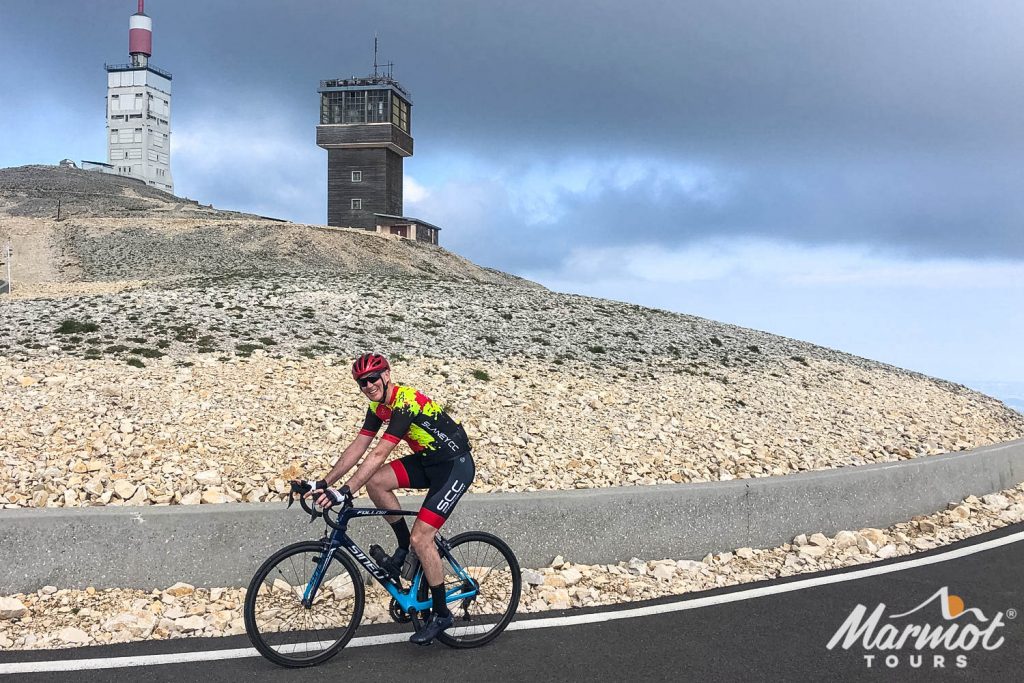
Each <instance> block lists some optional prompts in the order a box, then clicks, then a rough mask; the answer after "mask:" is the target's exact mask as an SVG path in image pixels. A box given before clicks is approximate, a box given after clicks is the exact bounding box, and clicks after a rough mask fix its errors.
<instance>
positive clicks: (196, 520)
mask: <svg viewBox="0 0 1024 683" xmlns="http://www.w3.org/2000/svg"><path fill="white" fill-rule="evenodd" d="M1021 481H1024V440H1020V441H1013V442H1008V443H1004V444H997V445H993V446H986V447H984V448H979V449H976V450H974V451H968V452H963V453H949V454H945V455H937V456H930V457H921V458H915V459H912V460H906V461H902V462H896V463H883V464H878V465H866V466H863V467H847V468H841V469H835V470H823V471H816V472H804V473H799V474H791V475H787V476H784V477H769V478H760V479H742V480H736V481H729V482H707V483H697V484H680V485H671V486H629V487H620V488H610V489H591V490H583V491H544V492H537V493H504V494H480V495H473V494H469V495H467V496H465V497H464V498H463V499H462V501H461V502H460V503H459V509H458V512H457V513H456V515H455V517H454V518H453V519H452V521H451V522H450V523H449V524H448V525H447V526H446V528H445V531H446V532H447V533H449V534H451V533H455V532H457V531H460V530H465V529H485V530H488V531H492V532H494V533H496V534H498V535H499V536H501V537H502V538H504V539H505V540H507V541H508V542H509V544H510V545H511V546H512V547H513V549H514V550H515V551H516V554H517V555H518V556H519V559H520V562H521V563H522V565H523V566H543V565H546V564H547V563H549V562H550V561H551V559H552V558H553V557H554V556H555V555H564V556H565V557H566V558H567V559H569V560H572V561H574V562H581V563H587V564H595V563H612V562H617V561H621V560H628V559H629V558H631V557H634V556H635V557H642V558H646V559H660V558H675V559H687V558H691V559H697V558H700V557H703V556H704V555H706V554H707V553H709V552H719V551H723V550H730V549H733V548H739V547H744V546H750V547H754V548H758V547H761V548H766V547H774V546H777V545H780V544H782V543H785V542H786V541H789V540H790V539H792V538H793V537H794V536H795V535H797V534H800V533H805V532H806V533H811V532H816V531H820V532H823V533H825V534H834V533H835V532H837V531H840V530H842V529H860V528H863V527H868V526H875V527H885V526H888V525H889V524H892V523H895V522H900V521H906V520H908V519H910V518H911V517H912V516H914V515H917V514H926V513H931V512H934V511H936V510H941V509H943V508H945V507H946V505H947V504H948V503H950V502H952V501H958V500H960V499H962V498H964V497H966V496H968V495H971V494H974V495H983V494H986V493H992V492H994V491H998V490H1001V489H1006V488H1010V487H1012V486H1014V485H1016V484H1017V483H1019V482H1021ZM362 500H363V501H365V500H366V499H365V498H364V499H362ZM419 501H420V497H409V498H403V506H404V507H407V508H413V506H414V505H418V504H419ZM307 519H308V518H306V517H305V516H304V515H303V514H302V512H301V510H298V508H297V507H293V508H292V509H291V510H286V509H285V506H284V504H283V503H261V504H228V505H216V506H213V505H209V506H208V505H195V506H170V507H154V506H143V507H130V508H129V507H96V508H58V509H45V510H4V511H0V556H2V557H0V560H2V561H0V595H3V594H10V593H15V592H25V591H33V590H37V589H39V588H40V587H42V586H44V585H54V586H59V587H62V588H84V587H86V586H95V587H96V588H107V587H125V588H145V589H152V588H162V587H166V586H169V585H171V584H173V583H174V582H176V581H187V582H188V583H191V584H194V585H196V586H207V587H209V586H244V585H246V584H247V583H248V580H249V578H250V577H251V576H252V574H253V572H254V571H255V569H256V567H257V566H258V565H259V563H260V562H261V561H262V560H263V559H264V558H265V557H267V556H268V555H269V554H270V553H271V552H273V551H274V550H276V549H277V548H279V547H281V546H284V545H286V544H288V543H292V542H294V541H297V540H302V539H315V538H319V537H320V536H321V535H322V533H323V529H324V524H323V523H322V522H319V521H318V522H316V523H314V524H312V525H310V524H308V523H307V522H306V520H307ZM351 532H352V535H353V537H354V538H356V539H357V541H358V542H359V543H360V545H361V546H362V547H363V549H364V550H365V549H367V547H368V546H369V544H370V543H372V542H379V543H381V544H382V545H384V546H385V547H388V548H389V549H390V547H391V546H392V545H393V544H394V539H393V536H392V535H391V533H390V531H389V530H388V529H387V528H386V527H385V525H384V524H383V523H382V522H380V521H379V520H377V519H369V520H363V521H359V522H354V523H353V524H352V526H351Z"/></svg>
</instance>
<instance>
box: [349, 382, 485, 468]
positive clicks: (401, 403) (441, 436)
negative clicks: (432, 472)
mask: <svg viewBox="0 0 1024 683" xmlns="http://www.w3.org/2000/svg"><path fill="white" fill-rule="evenodd" d="M385 422H387V423H388V428H387V429H386V430H385V432H384V436H382V437H381V438H382V439H384V440H385V441H390V442H392V443H396V444H397V443H398V442H399V441H402V440H403V439H404V440H405V442H406V443H407V444H409V447H410V448H412V451H413V453H415V454H417V455H420V456H423V458H424V459H425V461H426V462H430V463H439V462H447V461H449V460H453V459H455V458H456V457H458V456H460V455H466V454H468V453H469V437H467V436H466V430H465V429H463V427H462V425H461V424H460V423H459V422H458V421H457V420H453V419H452V418H451V416H449V415H448V413H446V412H445V411H444V410H443V409H442V408H441V406H440V405H438V404H437V403H435V402H434V401H432V400H431V399H430V397H428V396H426V395H425V394H422V393H420V392H419V391H417V390H416V389H413V388H412V387H403V386H398V385H395V386H393V387H392V388H391V394H390V396H388V397H387V400H386V401H371V402H370V407H369V408H367V410H366V419H365V420H363V428H362V429H361V430H360V431H359V433H360V434H363V435H365V436H376V435H377V431H378V430H379V429H380V426H381V425H382V424H384V423H385Z"/></svg>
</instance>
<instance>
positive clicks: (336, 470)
mask: <svg viewBox="0 0 1024 683" xmlns="http://www.w3.org/2000/svg"><path fill="white" fill-rule="evenodd" d="M372 441H373V434H367V433H366V432H365V431H361V432H359V435H358V436H356V438H354V439H352V443H350V444H349V445H348V448H346V449H345V450H344V451H343V452H342V454H341V455H340V456H338V460H337V461H336V462H335V463H334V467H332V468H331V471H330V472H328V473H327V476H326V477H324V479H325V480H326V481H327V485H328V486H330V485H331V484H333V483H334V482H336V481H338V480H339V479H341V478H342V477H344V476H345V474H347V473H348V471H349V470H351V469H352V468H353V467H354V466H355V464H356V463H357V462H359V458H361V457H363V453H365V452H366V449H367V448H369V447H370V443H371V442H372Z"/></svg>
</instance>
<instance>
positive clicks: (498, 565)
mask: <svg viewBox="0 0 1024 683" xmlns="http://www.w3.org/2000/svg"><path fill="white" fill-rule="evenodd" d="M449 545H450V550H449V555H450V556H451V557H444V556H442V557H441V566H442V567H443V568H444V585H445V590H446V591H447V592H451V591H452V590H453V589H458V590H459V591H460V592H468V591H469V590H472V589H475V590H476V591H477V592H476V595H474V596H473V597H470V598H463V599H462V600H455V601H454V602H449V603H448V609H450V610H451V612H452V615H453V616H454V617H455V623H454V624H453V625H452V627H451V628H449V629H448V630H446V631H444V632H443V633H441V634H440V635H439V636H438V637H437V639H438V640H440V641H441V642H442V643H444V644H445V645H448V646H449V647H459V648H466V647H479V646H481V645H486V644H487V643H489V642H491V641H492V640H494V639H495V638H497V637H498V635H499V634H500V633H501V632H502V631H504V630H505V627H506V626H508V625H509V622H511V621H512V617H513V616H515V613H516V608H517V607H518V606H519V595H520V593H521V592H522V582H523V577H522V574H521V573H520V571H519V561H518V560H516V556H515V554H514V553H513V552H512V549H511V548H509V547H508V544H507V543H505V541H503V540H501V539H500V538H498V537H497V536H495V535H493V534H489V533H486V532H483V531H469V532H466V533H462V534H458V535H457V536H454V537H453V538H452V539H451V540H450V541H449ZM420 571H421V572H422V569H421V570H420ZM429 594H430V589H429V587H428V586H427V581H426V578H425V577H423V578H422V579H421V582H420V598H419V599H421V600H424V599H426V597H427V596H428V595H429ZM425 616H426V615H414V616H413V625H414V626H415V627H416V630H419V629H420V628H422V626H423V619H424V618H425Z"/></svg>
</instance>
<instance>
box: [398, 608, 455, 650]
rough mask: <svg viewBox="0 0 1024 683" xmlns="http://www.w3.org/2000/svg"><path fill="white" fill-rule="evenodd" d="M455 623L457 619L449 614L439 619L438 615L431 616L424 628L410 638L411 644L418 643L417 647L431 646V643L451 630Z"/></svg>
mask: <svg viewBox="0 0 1024 683" xmlns="http://www.w3.org/2000/svg"><path fill="white" fill-rule="evenodd" d="M454 623H455V617H454V616H452V614H451V613H449V614H448V615H447V616H444V617H439V616H437V615H436V614H433V615H431V617H430V621H428V622H427V623H426V624H425V625H424V626H423V628H421V629H420V630H419V631H416V633H414V634H412V637H411V638H409V642H410V643H416V644H417V645H430V643H431V641H433V640H434V638H437V636H438V635H439V634H440V633H441V631H444V630H445V629H447V628H451V626H452V624H454Z"/></svg>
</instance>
